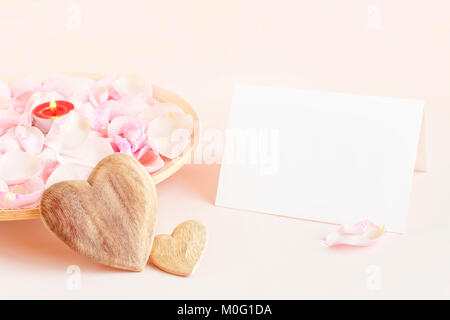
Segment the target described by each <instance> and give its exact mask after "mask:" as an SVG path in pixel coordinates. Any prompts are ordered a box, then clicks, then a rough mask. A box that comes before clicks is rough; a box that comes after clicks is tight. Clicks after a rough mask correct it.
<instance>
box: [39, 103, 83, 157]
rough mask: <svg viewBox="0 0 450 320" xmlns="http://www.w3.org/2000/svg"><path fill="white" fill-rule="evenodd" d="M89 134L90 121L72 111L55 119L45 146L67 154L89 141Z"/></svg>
mask: <svg viewBox="0 0 450 320" xmlns="http://www.w3.org/2000/svg"><path fill="white" fill-rule="evenodd" d="M89 132H90V123H89V120H88V119H87V118H85V117H83V116H82V115H81V114H80V113H79V112H78V111H72V112H69V113H68V114H67V115H65V116H63V117H61V118H58V119H55V121H54V122H53V125H52V127H51V128H50V131H49V132H48V134H47V136H46V137H45V144H46V145H47V146H49V147H51V148H52V149H54V150H55V151H56V152H57V153H62V152H66V151H68V150H71V149H74V148H77V147H79V146H80V145H81V144H83V143H84V142H85V141H86V140H87V138H88V136H89Z"/></svg>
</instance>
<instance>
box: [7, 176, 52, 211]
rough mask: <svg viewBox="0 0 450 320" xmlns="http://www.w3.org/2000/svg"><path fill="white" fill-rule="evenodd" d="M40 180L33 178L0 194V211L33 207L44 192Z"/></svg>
mask: <svg viewBox="0 0 450 320" xmlns="http://www.w3.org/2000/svg"><path fill="white" fill-rule="evenodd" d="M44 189H45V186H44V182H43V181H42V179H41V178H38V177H34V178H31V179H30V180H28V181H27V182H25V183H23V184H17V185H14V186H11V187H10V188H9V190H8V191H7V192H0V208H1V209H18V208H25V207H35V206H37V205H38V202H39V200H40V198H41V195H42V193H43V192H44Z"/></svg>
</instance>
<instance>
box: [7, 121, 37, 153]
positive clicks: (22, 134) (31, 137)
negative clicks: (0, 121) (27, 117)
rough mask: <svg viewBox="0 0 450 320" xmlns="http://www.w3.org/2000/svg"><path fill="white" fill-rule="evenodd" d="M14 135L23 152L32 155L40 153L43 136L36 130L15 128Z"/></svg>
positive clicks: (22, 127) (32, 128)
mask: <svg viewBox="0 0 450 320" xmlns="http://www.w3.org/2000/svg"><path fill="white" fill-rule="evenodd" d="M14 134H15V136H16V139H17V141H18V142H19V143H20V146H21V147H22V149H23V150H24V151H26V152H30V153H32V154H38V153H40V152H41V151H42V148H43V146H44V134H43V133H42V131H41V130H39V129H38V128H36V127H24V126H17V127H16V128H15V130H14Z"/></svg>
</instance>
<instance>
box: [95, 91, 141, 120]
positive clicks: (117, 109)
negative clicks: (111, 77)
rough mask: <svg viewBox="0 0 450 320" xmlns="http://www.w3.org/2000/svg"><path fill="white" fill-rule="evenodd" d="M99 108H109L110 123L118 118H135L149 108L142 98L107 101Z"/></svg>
mask: <svg viewBox="0 0 450 320" xmlns="http://www.w3.org/2000/svg"><path fill="white" fill-rule="evenodd" d="M101 107H110V108H111V115H110V119H109V120H110V121H112V120H113V119H115V118H117V117H120V116H130V117H136V116H138V115H139V114H140V113H142V112H144V110H146V109H147V108H148V107H149V106H148V104H147V103H146V102H145V100H144V99H143V98H142V97H139V96H135V97H124V98H121V99H120V100H108V101H106V102H105V103H104V104H103V105H102V106H101Z"/></svg>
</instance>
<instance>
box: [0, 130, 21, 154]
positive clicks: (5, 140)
mask: <svg viewBox="0 0 450 320" xmlns="http://www.w3.org/2000/svg"><path fill="white" fill-rule="evenodd" d="M21 150H22V148H21V146H20V143H19V141H18V140H17V138H16V135H15V128H11V129H9V130H7V131H6V133H5V134H3V135H2V136H0V154H4V153H7V152H10V151H21Z"/></svg>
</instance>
